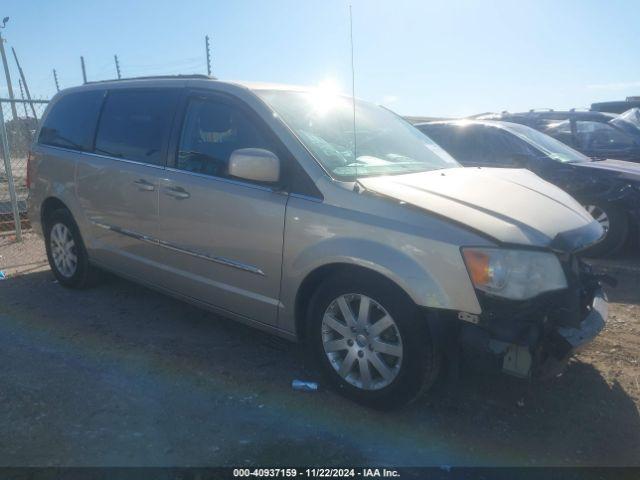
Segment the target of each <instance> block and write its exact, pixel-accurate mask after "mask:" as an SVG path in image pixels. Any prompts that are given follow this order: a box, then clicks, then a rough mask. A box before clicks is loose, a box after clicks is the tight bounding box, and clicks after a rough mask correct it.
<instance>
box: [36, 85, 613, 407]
mask: <svg viewBox="0 0 640 480" xmlns="http://www.w3.org/2000/svg"><path fill="white" fill-rule="evenodd" d="M354 111H355V131H354ZM37 135H38V136H37V139H38V140H37V142H36V143H35V144H34V146H33V148H32V152H31V155H30V162H29V168H28V170H29V181H30V196H29V208H30V218H31V221H32V222H33V225H34V226H35V227H36V229H38V230H39V231H41V232H42V234H43V236H44V239H45V244H46V248H47V255H48V258H49V262H50V265H51V269H52V271H53V273H54V275H55V276H56V278H57V279H58V280H59V282H60V283H61V284H62V285H64V286H68V287H82V286H85V285H87V284H88V283H89V282H90V280H91V279H92V276H93V275H94V273H95V271H96V269H104V270H108V271H111V272H114V273H116V274H118V275H121V276H123V277H126V278H129V279H132V280H134V281H136V282H140V283H142V284H145V285H148V286H149V287H152V288H155V289H158V290H161V291H163V292H166V293H168V294H170V295H173V296H176V297H178V298H181V299H184V300H186V301H188V302H192V303H195V304H197V305H200V306H202V307H204V308H207V309H211V310H213V311H216V312H219V313H221V314H223V315H225V316H227V317H231V318H233V319H236V320H239V321H241V322H244V323H247V324H250V325H252V326H255V327H258V328H261V329H263V330H266V331H268V332H271V333H274V334H277V335H280V336H283V337H286V338H289V339H292V340H301V341H305V342H307V343H308V345H309V349H310V351H311V352H312V353H313V355H314V357H315V359H316V361H317V363H318V366H319V368H320V370H321V371H322V373H323V374H324V376H325V378H326V379H327V382H328V383H330V384H331V385H332V386H334V387H335V388H337V389H338V390H340V391H341V392H343V393H344V394H345V395H347V396H348V397H350V398H352V399H354V400H356V401H359V402H362V403H364V404H367V405H371V406H374V407H380V408H386V407H392V406H395V405H399V404H402V403H405V402H407V401H409V400H411V399H413V398H415V397H416V396H417V395H418V394H419V393H420V392H421V391H423V390H425V389H426V388H428V387H429V386H431V385H432V384H433V383H434V381H435V379H436V378H437V376H438V373H439V372H440V370H441V369H442V367H443V366H444V365H447V364H449V365H459V364H460V362H461V361H462V360H465V359H466V358H469V357H470V358H473V359H474V362H473V363H474V364H475V365H485V366H486V367H487V368H494V367H495V368H497V369H498V370H502V371H504V372H506V373H510V374H513V375H517V376H521V377H530V376H537V375H540V374H542V373H543V372H545V371H546V370H548V367H550V366H551V367H553V366H556V365H558V364H561V363H562V362H563V361H565V360H566V359H567V358H568V357H569V356H570V355H571V353H572V352H573V351H575V349H577V348H579V347H581V346H582V345H584V344H586V343H587V342H589V341H590V340H591V339H592V338H593V337H595V336H596V335H597V334H598V332H599V331H600V330H601V329H602V327H603V325H604V320H605V318H606V315H607V313H606V312H607V304H606V301H605V299H604V297H603V294H602V291H601V289H600V286H599V284H598V280H597V278H596V277H595V276H594V275H592V274H591V273H590V271H589V269H588V268H587V267H586V266H585V265H583V264H582V263H581V262H580V261H579V260H578V259H577V257H576V256H575V253H576V252H578V251H580V250H581V249H584V248H585V247H587V246H589V245H591V244H593V243H594V242H596V241H598V239H599V238H600V237H601V235H602V229H601V227H600V225H599V224H598V223H597V222H596V221H594V220H593V219H592V218H591V217H590V216H589V214H588V213H586V212H585V210H584V209H583V208H582V207H581V206H580V205H579V204H578V203H577V202H576V201H574V200H573V199H572V198H571V197H570V196H569V195H567V194H566V193H564V192H562V191H561V190H559V189H558V188H556V187H554V186H553V185H551V184H549V183H546V182H544V181H542V180H541V179H539V178H538V177H536V176H535V175H534V174H532V173H530V172H528V171H526V170H519V169H490V168H482V169H476V168H473V169H471V168H468V169H466V168H461V167H460V166H459V164H458V163H457V162H456V161H455V160H454V159H453V158H452V157H451V156H449V155H448V154H447V153H445V152H444V151H443V150H442V149H440V148H439V147H438V146H437V145H436V144H435V143H433V142H432V141H431V140H430V139H429V138H428V137H426V136H425V135H424V134H422V133H421V132H419V131H418V130H416V129H415V128H413V127H412V126H411V125H409V124H408V123H406V122H404V121H403V120H402V119H401V118H399V117H397V116H395V115H394V114H393V113H391V112H388V111H386V110H385V109H382V108H379V107H376V106H374V105H371V104H368V103H366V102H361V101H357V102H355V110H354V106H353V101H352V99H351V98H348V97H343V96H340V95H334V94H331V93H329V92H326V91H323V90H319V89H306V88H297V87H289V86H274V85H255V84H241V83H229V82H220V81H216V80H213V79H210V78H208V77H206V78H203V77H198V76H193V77H175V78H155V79H154V78H151V79H132V80H122V81H111V82H100V83H93V84H88V85H84V86H81V87H77V88H72V89H68V90H64V91H62V92H60V93H59V94H58V95H57V96H56V97H55V98H54V100H53V101H52V102H51V104H50V105H49V107H48V109H47V112H46V114H45V115H44V118H43V119H42V122H41V126H40V129H39V132H38V134H37Z"/></svg>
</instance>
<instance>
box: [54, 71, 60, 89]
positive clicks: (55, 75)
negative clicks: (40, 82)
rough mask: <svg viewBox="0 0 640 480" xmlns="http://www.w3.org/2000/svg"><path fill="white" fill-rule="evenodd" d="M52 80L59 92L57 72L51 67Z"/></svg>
mask: <svg viewBox="0 0 640 480" xmlns="http://www.w3.org/2000/svg"><path fill="white" fill-rule="evenodd" d="M53 80H54V81H55V82H56V90H57V91H58V92H59V91H60V84H58V73H57V72H56V69H55V68H54V69H53Z"/></svg>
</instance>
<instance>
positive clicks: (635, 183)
mask: <svg viewBox="0 0 640 480" xmlns="http://www.w3.org/2000/svg"><path fill="white" fill-rule="evenodd" d="M415 126H416V127H417V128H418V129H420V130H421V131H422V132H423V133H425V134H427V136H429V137H430V138H431V139H432V140H434V141H435V142H436V143H438V144H439V145H440V146H441V147H442V148H444V149H445V150H446V151H447V152H448V153H450V154H451V155H452V156H453V157H454V158H455V159H456V160H458V161H459V162H460V163H461V164H462V165H464V166H467V167H504V168H527V169H529V170H531V171H533V172H534V173H536V174H537V175H539V176H540V177H542V178H543V179H545V180H547V181H548V182H550V183H553V184H555V185H557V186H559V187H560V188H562V189H564V190H565V191H567V192H568V193H569V194H571V195H572V196H573V197H575V198H576V199H577V200H578V201H579V202H580V203H581V204H582V205H584V207H585V208H586V209H587V210H588V211H589V212H590V213H591V214H592V215H593V217H594V218H596V219H597V220H598V221H599V222H600V224H601V225H602V227H603V229H604V230H605V236H604V238H603V239H602V241H601V242H600V243H599V244H597V245H595V246H594V247H592V248H590V249H589V250H588V251H587V252H586V254H588V255H590V256H602V255H607V254H612V253H614V252H615V251H617V250H619V249H620V248H621V247H622V246H623V245H624V244H625V243H626V241H627V240H628V239H629V238H630V237H633V238H634V239H636V240H637V237H638V225H639V224H640V165H638V164H635V163H631V162H624V161H619V160H601V161H595V160H592V159H590V158H589V157H587V156H585V155H583V154H581V153H580V152H578V151H576V150H574V149H573V148H570V147H568V146H567V145H565V144H564V143H561V142H559V141H557V140H555V139H554V138H551V137H549V136H548V135H545V134H543V133H541V132H539V131H537V130H534V129H533V128H530V127H527V126H526V125H520V124H515V123H509V122H496V121H479V120H452V121H440V122H428V123H421V124H416V125H415ZM505 201H507V202H508V201H509V199H508V198H505Z"/></svg>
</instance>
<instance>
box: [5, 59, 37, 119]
mask: <svg viewBox="0 0 640 480" xmlns="http://www.w3.org/2000/svg"><path fill="white" fill-rule="evenodd" d="M11 51H12V52H13V58H14V59H15V60H16V65H17V66H18V73H20V79H22V83H23V84H24V91H25V92H26V93H27V100H29V105H31V111H32V112H33V118H35V119H36V120H37V119H38V116H37V115H36V109H35V107H34V106H33V102H32V101H31V93H29V85H27V79H26V78H25V76H24V72H23V71H22V67H21V66H20V62H19V61H18V55H16V49H15V48H13V47H11ZM20 89H22V86H21V87H20Z"/></svg>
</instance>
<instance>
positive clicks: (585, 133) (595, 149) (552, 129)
mask: <svg viewBox="0 0 640 480" xmlns="http://www.w3.org/2000/svg"><path fill="white" fill-rule="evenodd" d="M617 117H619V116H618V115H615V114H612V113H603V112H593V111H578V110H569V111H554V110H548V111H533V110H532V111H529V112H523V113H510V112H502V113H493V114H483V115H479V116H476V117H474V119H475V120H498V121H504V122H512V123H519V124H522V125H527V126H529V127H532V128H535V129H536V130H539V131H541V132H542V133H545V134H547V135H549V136H551V137H553V138H555V139H557V140H560V141H561V142H562V143H565V144H567V145H569V146H570V147H572V148H575V149H576V150H578V151H580V152H582V153H584V154H585V155H587V156H588V157H591V158H595V159H606V158H613V159H616V160H626V161H629V162H640V130H639V129H637V128H636V129H628V128H625V126H621V125H620V124H619V122H618V121H617Z"/></svg>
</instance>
